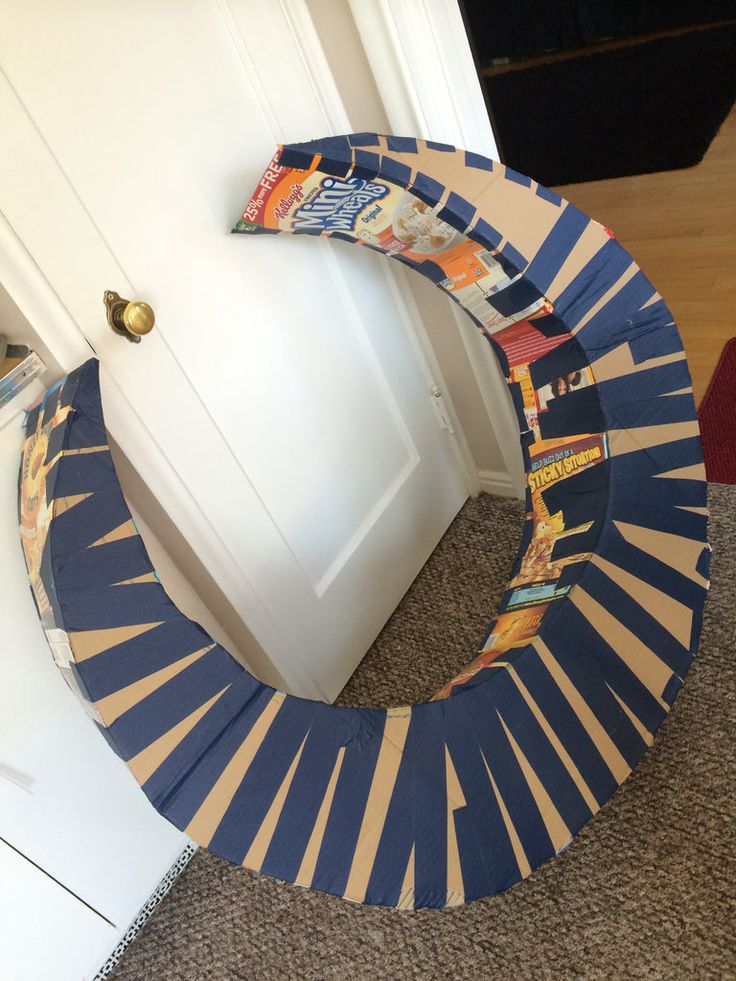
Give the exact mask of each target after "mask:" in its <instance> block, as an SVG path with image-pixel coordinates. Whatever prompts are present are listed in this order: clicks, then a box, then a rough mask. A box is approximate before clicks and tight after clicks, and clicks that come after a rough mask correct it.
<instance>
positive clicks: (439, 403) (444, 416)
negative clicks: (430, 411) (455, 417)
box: [429, 385, 455, 433]
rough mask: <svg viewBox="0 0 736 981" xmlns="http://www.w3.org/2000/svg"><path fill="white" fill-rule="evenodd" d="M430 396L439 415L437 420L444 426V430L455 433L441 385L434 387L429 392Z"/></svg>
mask: <svg viewBox="0 0 736 981" xmlns="http://www.w3.org/2000/svg"><path fill="white" fill-rule="evenodd" d="M429 394H430V395H431V396H432V402H433V403H434V408H435V412H436V413H437V418H438V419H439V421H440V426H442V428H443V429H446V430H447V432H448V433H454V432H455V427H454V425H453V423H452V416H451V415H450V413H449V412H448V411H447V406H446V405H445V397H444V395H443V394H442V389H441V388H440V387H439V385H433V386H432V387H431V388H430V390H429Z"/></svg>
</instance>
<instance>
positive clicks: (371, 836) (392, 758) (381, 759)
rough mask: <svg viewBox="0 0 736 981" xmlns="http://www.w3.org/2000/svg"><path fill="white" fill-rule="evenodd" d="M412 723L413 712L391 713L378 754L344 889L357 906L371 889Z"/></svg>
mask: <svg viewBox="0 0 736 981" xmlns="http://www.w3.org/2000/svg"><path fill="white" fill-rule="evenodd" d="M410 721H411V709H408V708H397V709H389V710H388V718H387V719H386V728H385V729H384V732H383V740H382V742H381V750H380V752H379V754H378V762H377V763H376V769H375V772H374V775H373V782H372V783H371V789H370V793H369V794H368V803H367V804H366V806H365V812H364V815H363V821H362V823H361V826H360V832H359V834H358V844H357V845H356V848H355V854H354V856H353V862H352V865H351V867H350V875H349V876H348V882H347V886H346V887H345V894H344V895H345V898H346V899H352V900H353V901H354V902H356V903H362V902H363V900H364V898H365V893H366V889H367V888H368V880H369V879H370V875H371V870H372V868H373V862H374V860H375V857H376V852H377V850H378V843H379V841H380V839H381V831H382V830H383V824H384V821H385V820H386V812H387V810H388V805H389V801H390V799H391V793H392V791H393V789H394V784H395V783H396V777H397V775H398V772H399V764H400V763H401V754H402V752H403V750H404V743H405V742H406V734H407V732H408V731H409V722H410Z"/></svg>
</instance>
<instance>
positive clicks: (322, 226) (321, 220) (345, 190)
mask: <svg viewBox="0 0 736 981" xmlns="http://www.w3.org/2000/svg"><path fill="white" fill-rule="evenodd" d="M388 192H389V189H388V187H386V186H385V185H384V184H376V183H374V182H373V181H364V180H361V179H360V178H358V177H348V178H346V179H345V180H340V179H339V178H337V177H325V178H324V179H323V180H322V181H320V185H319V187H317V188H315V189H314V191H313V192H312V193H311V194H310V195H309V196H308V197H307V199H306V201H305V202H304V203H303V204H302V205H300V206H299V208H298V209H297V210H296V211H295V212H294V214H293V224H292V230H293V231H295V232H296V231H305V230H309V231H315V232H337V231H339V232H352V231H355V225H356V222H357V220H358V216H359V215H360V213H361V211H363V210H364V208H366V207H367V206H368V205H370V204H373V202H374V201H378V200H379V198H382V197H385V196H386V195H387V194H388Z"/></svg>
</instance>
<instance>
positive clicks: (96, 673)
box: [20, 134, 709, 908]
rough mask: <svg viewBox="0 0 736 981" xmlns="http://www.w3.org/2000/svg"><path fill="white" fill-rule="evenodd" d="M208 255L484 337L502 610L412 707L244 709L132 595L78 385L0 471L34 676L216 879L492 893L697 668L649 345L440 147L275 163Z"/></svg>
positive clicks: (112, 493) (644, 734) (219, 659)
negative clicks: (517, 505)
mask: <svg viewBox="0 0 736 981" xmlns="http://www.w3.org/2000/svg"><path fill="white" fill-rule="evenodd" d="M235 230H236V231H240V232H246V233H253V232H272V233H273V232H280V231H289V232H295V233H302V234H310V235H317V234H319V235H329V236H331V237H332V238H338V239H340V240H342V241H344V242H346V243H350V244H351V245H352V247H353V248H360V247H365V246H368V247H370V248H372V249H376V250H378V251H380V252H383V253H385V254H387V255H390V256H392V257H393V258H395V259H397V260H398V261H399V262H402V263H404V264H405V265H407V266H409V267H410V268H412V269H414V270H416V271H417V272H419V273H420V274H422V275H424V276H428V277H429V278H430V279H431V280H432V281H433V282H434V283H436V285H437V286H438V288H439V289H440V290H442V291H443V292H444V293H445V294H446V295H447V296H449V297H451V298H452V299H454V300H455V301H456V302H458V303H459V304H460V305H461V306H463V307H464V308H465V310H466V311H467V312H468V314H469V315H470V316H471V318H472V319H473V320H474V321H475V322H476V324H477V325H478V326H479V327H480V329H481V330H482V331H483V333H484V334H485V336H486V337H487V339H488V341H489V342H490V344H491V347H492V348H493V351H494V353H495V354H496V356H497V358H498V360H499V362H500V364H501V366H502V368H503V371H504V374H505V376H506V378H507V380H508V384H509V386H510V389H511V394H512V396H513V401H514V404H515V406H516V409H517V414H518V418H519V424H520V428H521V445H522V450H523V454H524V460H525V464H526V472H527V480H528V489H527V499H526V504H527V521H526V526H525V530H524V534H523V536H522V540H521V545H520V549H519V554H518V557H517V560H516V563H515V565H514V568H513V572H512V577H511V581H510V583H509V586H508V589H507V591H506V593H505V595H504V598H503V602H502V605H501V609H500V611H499V613H498V615H497V616H496V618H495V619H494V620H493V621H492V623H491V625H490V627H489V630H488V633H487V636H486V637H485V639H484V640H483V641H482V642H481V644H480V647H479V650H478V651H477V652H475V654H476V656H475V658H474V660H472V661H471V663H470V664H469V665H468V667H467V668H466V669H465V670H464V671H463V672H462V673H461V674H460V675H458V676H457V677H456V678H453V679H451V680H449V681H448V683H447V685H446V686H445V687H444V688H443V689H442V691H441V692H438V693H437V695H436V696H435V698H434V699H432V700H430V701H428V702H423V703H420V704H417V705H413V706H405V707H401V708H389V709H383V708H364V709H348V708H341V707H336V706H332V705H327V704H323V703H321V702H314V701H309V700H306V699H302V698H297V697H294V696H292V695H289V694H286V693H284V692H281V691H276V690H274V689H273V688H270V687H268V686H267V685H264V684H262V683H261V682H259V681H258V680H256V679H255V678H253V677H252V676H251V675H250V674H248V673H247V671H245V670H244V669H243V668H242V667H241V665H240V664H239V663H237V662H236V661H235V660H234V659H233V658H232V657H231V656H230V655H229V654H228V653H227V652H226V651H225V650H223V648H222V647H220V646H219V644H217V643H215V642H214V641H213V640H212V638H211V637H209V636H208V635H207V634H206V633H205V631H204V630H203V629H202V628H201V627H200V626H198V625H197V624H196V623H193V622H192V621H191V620H189V619H188V618H187V617H185V616H184V615H183V614H182V613H181V612H180V611H179V610H178V609H177V608H176V607H175V606H174V605H173V603H172V602H171V601H170V600H169V598H168V597H167V595H166V593H165V591H164V589H163V588H162V586H161V585H160V584H159V582H158V579H157V576H156V573H155V570H154V569H153V567H152V565H151V562H150V559H149V558H148V555H147V554H146V549H145V547H144V545H143V542H142V541H141V538H140V537H139V535H138V533H137V531H136V528H135V526H134V524H133V522H132V520H131V517H130V514H129V511H128V508H127V506H126V504H125V500H124V498H123V495H122V493H121V490H120V486H119V484H118V481H117V478H116V475H115V471H114V468H113V464H112V461H111V457H110V452H109V449H108V446H107V436H106V433H105V426H104V421H103V417H102V409H101V404H100V393H99V387H98V381H97V364H96V362H94V361H91V362H88V363H87V364H86V365H83V366H82V367H81V368H80V369H78V370H77V371H75V372H73V373H72V374H71V375H70V376H68V377H67V378H66V379H65V380H64V381H63V382H62V383H61V384H60V385H58V386H56V387H55V388H54V389H52V390H50V391H49V392H48V394H47V395H46V398H45V400H44V401H43V402H42V404H40V405H39V406H37V407H36V408H35V409H33V410H32V411H31V412H30V414H29V416H28V423H27V427H28V428H27V439H26V442H25V448H24V454H23V464H22V474H21V485H20V492H21V493H20V517H21V536H22V541H23V546H24V550H25V555H26V561H27V564H28V569H29V573H30V577H31V583H32V586H33V591H34V594H35V597H36V602H37V604H38V609H39V613H40V615H41V619H42V621H43V625H44V627H45V629H46V633H47V635H48V638H49V641H50V643H51V647H52V650H53V653H54V656H55V658H56V660H57V662H58V663H59V666H60V668H61V670H62V671H63V672H64V674H65V676H66V677H67V680H68V681H69V683H70V684H71V685H72V686H73V687H74V688H75V689H76V690H77V691H78V692H79V693H80V694H81V696H82V697H83V698H84V699H85V701H86V703H87V705H88V707H89V711H90V712H91V714H92V716H93V717H94V718H95V720H96V721H97V723H98V725H99V727H100V729H101V730H102V731H103V733H104V734H105V736H106V738H107V739H108V740H109V742H110V744H111V745H112V746H113V748H114V749H115V751H116V752H117V753H118V754H119V755H120V756H121V757H122V758H123V759H124V760H125V761H126V762H127V764H128V766H129V767H130V769H131V771H132V773H133V775H134V776H135V778H136V779H137V781H138V782H139V783H140V785H141V787H142V788H143V791H144V792H145V793H146V795H147V796H148V798H149V799H150V801H151V803H152V804H153V806H154V807H155V808H156V809H157V810H158V811H159V812H160V813H161V814H162V815H164V816H165V817H166V818H168V819H169V821H171V822H173V823H174V824H175V825H176V826H177V827H179V828H181V829H182V830H184V831H186V832H187V834H189V835H190V836H191V837H192V838H193V839H194V840H195V841H196V842H198V843H199V844H200V845H203V846H204V847H206V848H209V849H210V850H211V851H212V852H214V853H216V854H218V855H221V856H224V857H225V858H226V859H229V860H230V861H231V862H234V863H237V864H242V865H244V866H246V867H248V868H251V869H257V870H259V871H261V872H264V873H266V874H268V875H272V876H276V877H277V878H279V879H284V880H287V881H289V882H295V883H299V884H300V885H303V886H308V887H311V888H313V889H319V890H323V891H325V892H330V893H334V894H336V895H338V896H344V897H345V898H347V899H350V900H353V901H355V902H359V903H378V904H383V905H387V906H394V907H401V908H416V907H421V906H433V907H443V906H448V905H455V904H458V903H462V902H463V901H468V900H472V899H475V898H477V897H480V896H486V895H488V894H490V893H495V892H498V891H500V890H503V889H506V888H507V887H509V886H511V885H513V884H514V883H516V882H518V881H519V880H520V879H523V878H524V877H525V876H527V875H528V874H529V873H530V871H531V870H533V869H535V868H536V867H537V866H538V865H539V864H540V863H541V862H544V861H545V860H546V859H548V858H550V857H552V856H553V855H555V854H557V853H558V852H559V851H560V850H561V849H563V848H565V846H566V845H567V844H568V843H569V842H570V840H571V838H572V837H573V836H574V835H575V834H576V832H577V831H578V830H579V829H580V828H581V827H582V826H583V825H584V824H585V823H586V822H587V821H588V820H589V819H590V818H591V817H592V815H594V814H595V813H596V812H597V811H598V809H599V808H600V807H601V806H602V804H603V803H604V802H605V801H606V800H607V799H608V798H609V797H610V796H611V794H612V793H613V792H614V790H615V789H616V787H617V786H618V785H619V784H620V783H621V782H622V781H623V780H624V779H625V778H626V776H627V774H628V773H629V772H630V770H631V768H632V767H633V766H635V764H636V763H637V762H638V761H639V760H640V759H641V757H642V755H643V754H644V752H645V751H646V749H647V746H649V745H650V744H651V742H652V737H653V734H654V732H655V731H656V729H657V727H658V726H659V724H660V723H661V722H662V720H663V718H664V717H665V715H666V714H667V711H668V710H669V708H670V706H671V704H672V701H673V699H674V698H675V695H676V694H677V692H678V690H679V688H680V686H681V685H682V679H683V678H684V676H685V673H686V671H687V669H688V667H689V665H690V662H691V659H692V657H693V655H694V653H695V650H696V647H697V642H698V636H699V632H700V625H701V614H702V609H703V602H704V597H705V594H706V590H707V587H708V581H707V575H708V560H709V549H708V545H707V542H706V522H707V511H706V485H705V474H704V470H703V462H702V454H701V448H700V440H699V435H698V424H697V421H696V415H695V407H694V404H693V398H692V393H691V386H690V377H689V373H688V368H687V364H686V361H685V355H684V353H683V349H682V344H681V342H680V338H679V336H678V333H677V329H676V327H675V325H674V324H673V322H672V317H671V315H670V313H669V311H668V310H667V307H666V306H665V304H664V302H663V300H662V299H661V297H660V296H659V295H658V294H657V292H656V290H655V289H654V287H653V286H652V285H651V284H650V283H649V282H648V280H647V279H646V277H645V276H644V275H643V273H641V272H640V270H639V269H638V268H637V266H636V264H635V263H634V262H633V261H632V259H631V257H630V256H629V255H628V254H627V253H626V252H625V251H624V249H622V248H621V246H620V245H618V243H617V242H616V241H615V239H614V238H613V236H612V235H611V233H610V232H608V231H607V230H606V229H605V228H603V227H601V225H599V224H597V223H596V222H595V221H592V220H590V219H589V218H587V217H586V216H585V215H583V214H581V213H580V212H579V211H578V210H577V209H576V208H575V207H573V206H572V205H571V204H568V203H567V202H565V201H563V200H562V199H561V198H560V197H558V195H556V194H554V193H553V192H551V191H548V190H546V189H545V188H543V187H540V186H539V185H537V184H536V183H535V182H534V181H532V180H530V179H529V178H527V177H523V176H521V175H520V174H517V173H515V172H514V171H512V170H509V169H508V168H506V167H504V166H502V165H501V164H499V163H497V162H495V161H493V162H492V161H491V160H488V159H486V158H485V157H481V156H479V155H478V154H475V153H470V152H465V151H463V150H456V149H455V148H453V147H451V146H446V145H442V144H437V143H425V142H422V141H419V140H414V139H408V138H403V139H400V138H396V137H383V136H376V135H374V134H359V135H352V136H343V137H335V138H330V139H325V140H318V141H316V142H314V143H307V144H301V145H297V146H287V147H283V148H281V149H280V150H279V151H278V153H277V154H276V156H275V158H274V160H273V161H272V163H271V165H270V166H269V167H268V169H267V170H266V172H265V174H264V176H263V178H262V180H261V182H260V184H259V185H258V188H257V190H256V192H255V194H254V195H253V198H252V200H251V201H250V203H249V204H248V206H247V208H246V209H245V212H244V215H243V218H242V219H241V221H239V222H238V225H237V227H236V229H235ZM243 245H244V243H242V242H240V243H236V242H233V247H234V248H238V247H243ZM250 247H252V248H257V245H256V243H251V245H250ZM346 247H347V246H346ZM244 252H247V247H245V248H244ZM243 261H244V262H245V261H247V257H246V256H245V255H244V260H243ZM448 329H449V326H448ZM327 381H328V380H327Z"/></svg>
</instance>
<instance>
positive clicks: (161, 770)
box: [142, 671, 273, 825]
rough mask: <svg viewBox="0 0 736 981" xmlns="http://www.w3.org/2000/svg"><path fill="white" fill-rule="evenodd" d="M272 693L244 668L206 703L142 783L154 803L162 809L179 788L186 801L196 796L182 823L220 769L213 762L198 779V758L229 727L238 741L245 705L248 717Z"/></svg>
mask: <svg viewBox="0 0 736 981" xmlns="http://www.w3.org/2000/svg"><path fill="white" fill-rule="evenodd" d="M272 694H273V690H272V689H270V688H269V687H268V686H267V685H263V684H262V683H261V682H260V681H257V680H256V679H255V678H254V677H253V676H252V675H250V674H248V672H247V671H241V674H240V677H239V678H238V679H237V680H236V681H234V682H233V683H232V685H231V686H230V687H229V688H228V689H227V691H225V692H223V694H222V695H221V696H220V697H219V698H218V699H217V701H215V702H214V703H213V704H212V705H211V706H210V708H209V709H208V710H207V712H206V713H205V714H204V715H203V716H202V718H201V719H200V720H199V721H198V722H197V724H196V725H195V726H194V727H193V728H192V729H191V730H190V731H189V732H188V733H187V735H186V736H184V738H183V739H182V740H181V742H180V743H179V744H178V745H177V746H176V747H174V749H173V750H172V751H171V753H170V754H169V755H168V756H167V757H166V759H165V760H164V761H163V762H162V763H161V765H160V766H159V767H158V768H157V769H156V770H155V772H154V773H153V774H151V776H150V777H149V778H148V780H146V782H145V783H144V784H143V785H142V788H143V791H144V793H145V794H146V796H147V797H148V799H149V800H150V801H151V803H152V804H153V805H154V807H155V808H156V809H157V810H158V811H160V812H161V813H165V812H166V810H167V808H168V807H169V805H170V804H171V803H172V801H173V799H174V798H175V797H176V795H177V794H178V793H179V792H180V791H181V792H182V794H183V796H186V797H187V798H188V799H189V800H190V801H191V800H196V804H195V805H194V806H193V809H191V810H189V811H187V815H186V820H185V822H184V824H185V825H186V823H187V822H188V821H189V820H190V819H191V817H192V815H193V814H194V811H195V810H196V808H197V807H199V804H200V803H201V802H202V801H203V800H204V798H205V796H206V795H207V793H209V791H210V789H211V788H212V786H213V782H214V780H215V779H216V778H217V776H219V773H220V772H221V770H218V769H217V766H216V765H213V774H210V775H209V776H208V777H207V779H205V780H204V781H202V776H203V773H202V771H201V769H198V767H199V766H200V760H201V759H202V757H204V756H209V755H210V754H211V753H212V748H213V746H215V745H216V744H217V743H218V741H219V740H220V739H222V738H223V737H224V735H225V733H227V732H229V731H231V730H232V729H233V728H235V729H237V730H238V738H240V739H241V741H242V739H243V738H244V735H243V717H244V716H245V715H246V712H247V710H248V708H250V709H251V713H250V717H251V718H252V717H253V711H252V708H253V706H254V705H255V704H259V705H260V707H262V706H263V704H264V701H265V699H267V698H270V697H271V695H272ZM184 784H186V785H187V789H186V791H184V790H183V785H184ZM180 804H181V801H180ZM179 816H180V818H181V817H183V816H184V815H183V813H182V811H181V810H180V812H179Z"/></svg>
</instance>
